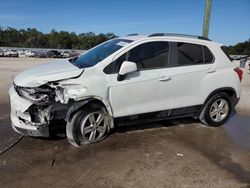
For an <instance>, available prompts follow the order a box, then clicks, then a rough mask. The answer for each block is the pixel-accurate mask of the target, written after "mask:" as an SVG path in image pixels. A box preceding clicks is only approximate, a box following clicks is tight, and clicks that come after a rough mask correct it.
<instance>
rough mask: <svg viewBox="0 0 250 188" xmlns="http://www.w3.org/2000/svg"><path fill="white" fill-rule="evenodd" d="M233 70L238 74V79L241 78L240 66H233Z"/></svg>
mask: <svg viewBox="0 0 250 188" xmlns="http://www.w3.org/2000/svg"><path fill="white" fill-rule="evenodd" d="M234 71H235V72H236V73H237V74H238V76H239V79H240V81H241V80H242V77H243V71H242V70H241V69H240V68H238V67H237V68H235V69H234Z"/></svg>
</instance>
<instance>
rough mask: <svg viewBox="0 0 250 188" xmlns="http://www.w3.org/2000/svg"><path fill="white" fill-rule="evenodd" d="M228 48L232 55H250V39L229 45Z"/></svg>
mask: <svg viewBox="0 0 250 188" xmlns="http://www.w3.org/2000/svg"><path fill="white" fill-rule="evenodd" d="M227 50H228V53H229V54H231V55H250V39H248V41H245V42H240V43H238V44H236V45H234V46H228V47H227Z"/></svg>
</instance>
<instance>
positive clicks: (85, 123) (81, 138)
mask: <svg viewBox="0 0 250 188" xmlns="http://www.w3.org/2000/svg"><path fill="white" fill-rule="evenodd" d="M109 130H110V126H109V120H108V114H107V112H106V110H105V108H104V107H100V106H98V107H90V106H88V107H86V108H83V109H82V110H81V111H78V112H77V113H76V114H74V115H73V117H72V118H71V120H70V121H69V122H68V123H67V128H66V131H67V137H68V141H69V142H70V143H71V144H73V145H74V146H82V145H86V144H91V143H96V142H99V141H101V140H103V139H104V138H105V137H106V136H107V134H108V133H109Z"/></svg>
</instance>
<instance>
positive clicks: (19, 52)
mask: <svg viewBox="0 0 250 188" xmlns="http://www.w3.org/2000/svg"><path fill="white" fill-rule="evenodd" d="M17 53H18V56H19V57H20V56H25V51H24V50H18V51H17Z"/></svg>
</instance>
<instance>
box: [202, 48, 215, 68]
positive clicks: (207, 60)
mask: <svg viewBox="0 0 250 188" xmlns="http://www.w3.org/2000/svg"><path fill="white" fill-rule="evenodd" d="M203 50H204V61H205V62H204V63H205V64H208V63H212V62H213V61H214V56H213V54H212V52H211V51H210V50H209V49H208V48H207V47H206V46H203Z"/></svg>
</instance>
